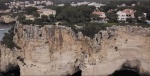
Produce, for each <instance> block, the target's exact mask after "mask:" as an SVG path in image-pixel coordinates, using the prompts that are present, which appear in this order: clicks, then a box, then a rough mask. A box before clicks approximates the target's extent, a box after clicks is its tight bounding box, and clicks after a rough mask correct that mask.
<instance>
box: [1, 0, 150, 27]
mask: <svg viewBox="0 0 150 76" xmlns="http://www.w3.org/2000/svg"><path fill="white" fill-rule="evenodd" d="M0 4H1V7H0V17H1V18H0V21H1V22H6V23H9V22H11V21H16V20H18V21H19V22H20V23H23V24H39V25H41V24H55V23H61V24H66V23H69V24H70V23H71V24H81V23H82V24H84V23H86V22H91V23H132V24H139V23H142V24H150V21H149V20H150V8H149V6H150V2H144V1H143V2H138V1H122V2H121V1H112V2H105V3H104V2H101V3H100V2H87V1H81V2H71V3H70V4H68V3H67V4H63V3H55V2H52V1H46V0H45V1H44V0H42V1H40V0H34V1H21V0H18V1H15V0H14V1H3V0H2V1H1V3H0Z"/></svg>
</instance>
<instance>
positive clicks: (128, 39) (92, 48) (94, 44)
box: [1, 24, 150, 76]
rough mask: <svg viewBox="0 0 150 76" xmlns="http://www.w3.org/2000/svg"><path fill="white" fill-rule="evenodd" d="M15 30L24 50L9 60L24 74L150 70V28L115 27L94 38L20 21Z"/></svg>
mask: <svg viewBox="0 0 150 76" xmlns="http://www.w3.org/2000/svg"><path fill="white" fill-rule="evenodd" d="M14 32H15V37H14V42H15V43H16V44H17V45H18V46H20V47H21V48H22V49H21V50H17V49H14V50H15V51H13V52H12V53H11V54H12V55H14V54H15V56H11V55H9V54H7V55H8V56H10V57H13V58H14V59H12V61H11V60H9V62H7V63H13V62H14V64H16V65H19V67H20V72H21V75H22V76H23V75H72V74H73V73H75V72H77V71H79V70H82V75H90V76H92V75H109V74H112V73H113V72H114V71H116V70H119V69H121V68H124V67H125V68H130V69H133V70H136V71H138V72H139V73H140V74H144V73H150V56H149V55H150V28H142V27H130V26H112V27H108V28H107V30H102V31H99V32H98V34H96V35H95V37H94V38H93V39H91V38H89V37H86V36H83V34H82V33H81V32H79V33H77V34H76V33H74V32H73V31H72V30H71V28H69V27H65V26H53V25H45V26H43V27H40V26H32V25H21V24H18V25H17V26H16V27H15V30H14ZM5 53H7V52H5ZM2 56H3V55H2V53H1V57H2ZM8 56H7V57H8ZM2 58H4V57H2ZM8 59H9V58H8ZM8 59H6V60H8ZM4 61H5V60H1V64H2V63H4ZM5 67H6V66H5ZM1 68H3V67H2V66H1ZM2 71H3V70H2Z"/></svg>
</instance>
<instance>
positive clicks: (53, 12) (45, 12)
mask: <svg viewBox="0 0 150 76" xmlns="http://www.w3.org/2000/svg"><path fill="white" fill-rule="evenodd" d="M38 12H39V14H40V17H41V16H42V15H46V16H49V15H54V16H55V15H56V10H51V9H40V10H38Z"/></svg>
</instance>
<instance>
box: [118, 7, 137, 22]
mask: <svg viewBox="0 0 150 76" xmlns="http://www.w3.org/2000/svg"><path fill="white" fill-rule="evenodd" d="M135 12H136V11H134V10H131V9H124V10H123V11H118V12H117V14H118V21H126V19H127V18H135V16H134V13H135Z"/></svg>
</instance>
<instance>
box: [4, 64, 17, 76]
mask: <svg viewBox="0 0 150 76" xmlns="http://www.w3.org/2000/svg"><path fill="white" fill-rule="evenodd" d="M2 76H20V67H19V66H16V67H13V68H11V70H9V71H8V72H6V73H3V75H2Z"/></svg>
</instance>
